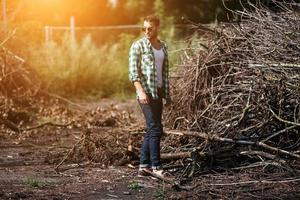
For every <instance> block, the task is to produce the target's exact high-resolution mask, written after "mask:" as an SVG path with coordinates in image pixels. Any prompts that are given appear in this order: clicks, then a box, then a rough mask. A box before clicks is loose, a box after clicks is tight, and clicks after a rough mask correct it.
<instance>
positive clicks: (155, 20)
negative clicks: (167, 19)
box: [144, 15, 160, 26]
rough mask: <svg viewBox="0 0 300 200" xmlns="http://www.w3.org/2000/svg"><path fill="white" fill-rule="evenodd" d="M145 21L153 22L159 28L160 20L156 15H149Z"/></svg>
mask: <svg viewBox="0 0 300 200" xmlns="http://www.w3.org/2000/svg"><path fill="white" fill-rule="evenodd" d="M144 21H147V22H153V23H154V24H155V25H156V26H159V23H160V20H159V18H158V17H157V16H156V15H148V16H146V17H145V19H144Z"/></svg>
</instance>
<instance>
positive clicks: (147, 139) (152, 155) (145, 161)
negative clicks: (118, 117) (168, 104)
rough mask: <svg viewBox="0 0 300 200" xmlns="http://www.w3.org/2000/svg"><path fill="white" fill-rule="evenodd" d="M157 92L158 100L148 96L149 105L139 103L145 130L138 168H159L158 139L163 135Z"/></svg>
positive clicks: (161, 105) (160, 108)
mask: <svg viewBox="0 0 300 200" xmlns="http://www.w3.org/2000/svg"><path fill="white" fill-rule="evenodd" d="M160 93H161V92H160V91H159V98H158V99H153V98H152V97H151V95H150V94H148V97H149V100H150V103H149V104H141V103H139V105H140V107H141V110H142V112H143V114H144V118H145V121H146V125H147V130H146V133H145V135H144V141H143V143H142V147H141V156H140V167H141V168H143V167H150V166H151V167H152V168H159V167H160V166H161V161H160V139H161V136H162V133H163V126H162V123H161V116H162V109H163V103H162V97H161V95H160Z"/></svg>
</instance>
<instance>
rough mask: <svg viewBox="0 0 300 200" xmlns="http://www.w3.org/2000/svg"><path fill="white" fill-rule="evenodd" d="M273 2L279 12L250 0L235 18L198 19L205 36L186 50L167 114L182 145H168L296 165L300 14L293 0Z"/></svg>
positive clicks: (240, 161)
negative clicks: (207, 22)
mask: <svg viewBox="0 0 300 200" xmlns="http://www.w3.org/2000/svg"><path fill="white" fill-rule="evenodd" d="M273 2H275V3H276V5H277V6H278V7H279V8H280V9H281V11H280V12H279V11H277V12H273V11H270V10H269V9H267V8H264V7H263V6H260V5H259V4H255V5H254V4H251V3H248V5H250V7H248V8H247V9H246V8H245V9H244V10H243V11H235V12H234V13H235V14H236V15H237V16H238V19H239V21H238V22H236V23H226V24H221V25H219V26H218V27H217V28H215V30H208V29H203V27H202V26H197V25H195V28H198V31H199V33H200V34H199V35H201V36H200V38H199V40H198V41H199V42H198V43H197V44H196V48H194V46H191V47H190V48H187V49H186V50H185V51H184V53H183V54H182V55H183V60H182V64H181V65H180V66H179V67H178V69H177V70H176V74H175V75H174V76H173V85H172V86H173V87H172V91H173V94H172V97H173V102H174V103H173V105H172V106H171V107H169V109H168V112H167V114H166V115H165V119H166V121H167V124H168V125H169V126H170V127H172V128H173V129H178V130H180V131H178V132H174V131H173V132H172V131H171V133H177V134H182V135H184V136H183V138H182V139H181V142H182V144H185V145H184V147H182V146H180V145H178V146H177V147H176V148H171V149H172V150H170V151H169V152H181V151H191V150H193V151H198V152H199V153H200V152H201V154H199V155H202V154H206V155H214V157H217V156H218V155H220V154H225V153H226V152H227V153H228V152H230V155H231V156H232V154H234V156H235V157H236V158H237V159H236V160H232V157H231V158H230V159H228V160H227V161H230V162H231V167H241V166H249V165H250V164H251V163H253V162H258V161H259V162H261V161H262V162H264V164H262V165H264V166H266V165H270V163H272V165H276V166H281V167H283V166H284V168H285V169H293V170H298V167H297V165H296V163H299V162H298V161H299V158H300V147H299V146H300V140H299V134H300V132H299V131H300V129H299V127H300V121H299V120H300V107H299V106H300V104H299V103H300V16H299V12H298V13H297V11H295V10H293V9H294V8H292V6H291V5H294V6H295V5H296V4H287V3H280V1H273ZM203 41H205V42H203ZM193 45H195V44H193ZM187 136H189V137H187ZM190 136H192V137H190ZM187 138H188V139H187ZM191 138H192V139H191ZM169 139H170V138H169ZM187 147H188V148H187ZM169 149H170V148H169ZM227 155H228V156H229V154H227ZM221 157H222V158H223V162H221V163H223V164H224V155H222V156H221ZM225 157H226V156H225ZM225 160H226V159H225ZM227 164H228V162H227Z"/></svg>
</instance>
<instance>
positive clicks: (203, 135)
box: [165, 131, 300, 159]
mask: <svg viewBox="0 0 300 200" xmlns="http://www.w3.org/2000/svg"><path fill="white" fill-rule="evenodd" d="M165 132H166V133H168V134H177V135H187V136H194V137H200V138H203V139H205V140H210V141H221V142H228V143H234V144H242V145H253V146H259V147H262V148H264V149H268V150H271V151H275V152H277V153H281V154H285V155H288V156H291V157H294V158H297V159H300V155H298V154H295V153H291V152H289V151H286V150H282V149H279V148H276V147H272V146H269V145H267V144H265V143H263V142H253V141H247V140H234V139H230V138H223V137H219V136H217V135H209V134H207V133H200V132H196V131H181V132H178V131H165Z"/></svg>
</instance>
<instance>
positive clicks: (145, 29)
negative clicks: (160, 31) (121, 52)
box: [142, 27, 153, 32]
mask: <svg viewBox="0 0 300 200" xmlns="http://www.w3.org/2000/svg"><path fill="white" fill-rule="evenodd" d="M152 30H153V28H152V27H149V28H146V27H143V28H142V31H144V32H145V31H149V32H151V31H152Z"/></svg>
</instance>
